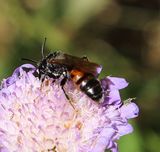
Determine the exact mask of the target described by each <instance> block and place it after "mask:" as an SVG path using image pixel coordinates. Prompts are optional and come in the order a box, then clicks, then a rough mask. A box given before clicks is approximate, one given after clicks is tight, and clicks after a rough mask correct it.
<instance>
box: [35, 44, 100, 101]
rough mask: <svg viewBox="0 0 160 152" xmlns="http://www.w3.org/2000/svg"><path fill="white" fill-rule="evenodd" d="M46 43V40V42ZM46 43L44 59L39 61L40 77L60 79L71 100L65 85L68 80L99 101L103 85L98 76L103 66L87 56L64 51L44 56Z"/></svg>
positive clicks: (42, 78)
mask: <svg viewBox="0 0 160 152" xmlns="http://www.w3.org/2000/svg"><path fill="white" fill-rule="evenodd" d="M44 44H45V42H44ZM43 47H44V45H43V46H42V60H41V61H40V62H39V64H38V66H37V68H38V74H39V79H41V80H42V81H44V79H45V78H53V80H55V79H60V80H61V82H60V86H61V88H62V90H63V92H64V94H65V96H66V98H67V99H68V100H69V96H68V94H67V93H66V91H65V89H64V86H65V84H66V82H67V81H70V80H71V81H73V83H74V84H75V85H76V86H78V88H79V89H80V90H81V91H82V92H84V93H85V94H86V95H87V96H88V97H89V98H91V99H92V100H94V101H97V102H99V100H100V99H101V98H102V86H101V83H100V81H99V80H98V76H99V74H100V72H101V70H102V66H101V65H98V64H96V63H93V62H90V61H89V60H88V58H87V57H76V56H72V55H69V54H66V53H62V52H53V53H49V54H48V55H47V56H46V57H44V53H43V52H44V51H43V50H44V49H43Z"/></svg>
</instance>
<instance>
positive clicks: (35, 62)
mask: <svg viewBox="0 0 160 152" xmlns="http://www.w3.org/2000/svg"><path fill="white" fill-rule="evenodd" d="M21 60H23V61H30V62H32V63H34V64H36V65H37V61H34V60H31V59H27V58H22V59H21Z"/></svg>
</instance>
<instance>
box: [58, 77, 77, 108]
mask: <svg viewBox="0 0 160 152" xmlns="http://www.w3.org/2000/svg"><path fill="white" fill-rule="evenodd" d="M67 79H68V78H67V77H65V78H63V79H62V81H61V83H60V85H61V88H62V90H63V92H64V94H65V96H66V98H67V100H68V101H69V103H70V104H71V106H72V107H73V109H75V108H74V106H73V104H72V101H71V99H70V98H69V96H68V94H67V93H66V91H65V89H64V85H65V84H66V82H67Z"/></svg>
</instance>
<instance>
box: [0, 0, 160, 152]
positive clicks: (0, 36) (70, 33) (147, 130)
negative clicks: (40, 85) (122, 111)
mask: <svg viewBox="0 0 160 152" xmlns="http://www.w3.org/2000/svg"><path fill="white" fill-rule="evenodd" d="M44 37H47V43H46V54H47V53H48V52H49V51H55V50H63V51H64V52H66V53H69V54H73V55H78V56H83V55H86V56H88V58H89V59H90V60H91V61H94V62H97V63H99V64H101V65H103V71H102V74H101V76H100V77H104V76H106V75H112V76H117V77H124V78H126V79H127V81H129V82H130V85H129V86H128V88H126V89H124V90H122V91H121V94H122V98H123V99H124V100H125V99H127V98H129V97H136V98H137V101H136V102H137V104H138V105H139V107H140V116H139V117H138V118H136V119H134V120H133V121H131V123H132V124H133V126H134V128H135V131H134V133H133V134H130V135H126V136H124V137H122V138H121V139H120V141H119V147H120V152H158V151H159V149H160V112H159V111H160V1H159V0H152V1H150V0H78V1H76V0H65V1H64V0H12V1H6V0H1V3H0V80H2V79H3V78H6V77H8V76H9V75H11V74H12V72H13V70H14V69H15V68H16V67H17V66H20V65H21V64H23V63H24V61H21V58H22V57H25V58H29V59H34V60H40V59H41V51H40V50H41V45H42V42H43V41H44Z"/></svg>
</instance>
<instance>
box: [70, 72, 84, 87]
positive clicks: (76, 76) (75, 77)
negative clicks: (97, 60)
mask: <svg viewBox="0 0 160 152" xmlns="http://www.w3.org/2000/svg"><path fill="white" fill-rule="evenodd" d="M84 75H85V74H84V73H83V72H81V71H79V70H71V72H70V76H71V79H72V81H73V82H74V83H76V84H79V83H81V80H82V79H83V77H84Z"/></svg>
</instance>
